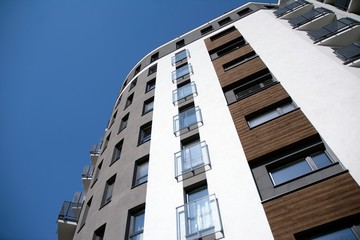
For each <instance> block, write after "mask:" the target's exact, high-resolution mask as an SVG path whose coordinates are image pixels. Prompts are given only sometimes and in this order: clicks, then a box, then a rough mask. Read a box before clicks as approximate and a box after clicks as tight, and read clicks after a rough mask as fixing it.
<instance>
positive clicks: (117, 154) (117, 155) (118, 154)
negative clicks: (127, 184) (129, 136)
mask: <svg viewBox="0 0 360 240" xmlns="http://www.w3.org/2000/svg"><path fill="white" fill-rule="evenodd" d="M123 143H124V139H122V140H121V141H120V142H118V143H117V144H116V145H115V148H114V152H113V156H112V158H111V163H110V165H112V164H113V163H114V162H116V161H117V160H119V159H120V157H121V151H122V146H123Z"/></svg>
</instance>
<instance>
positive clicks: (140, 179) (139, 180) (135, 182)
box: [132, 155, 149, 188]
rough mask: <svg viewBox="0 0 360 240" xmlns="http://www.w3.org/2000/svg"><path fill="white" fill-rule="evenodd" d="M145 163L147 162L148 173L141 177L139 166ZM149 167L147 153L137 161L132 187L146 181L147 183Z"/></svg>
mask: <svg viewBox="0 0 360 240" xmlns="http://www.w3.org/2000/svg"><path fill="white" fill-rule="evenodd" d="M144 164H147V173H146V175H144V176H141V177H139V176H138V173H139V167H141V166H143V165H144ZM148 168H149V155H146V156H144V157H142V158H140V159H138V160H136V161H135V164H134V174H133V183H132V188H134V187H137V186H140V185H142V184H144V183H147V181H148ZM143 179H145V180H143Z"/></svg>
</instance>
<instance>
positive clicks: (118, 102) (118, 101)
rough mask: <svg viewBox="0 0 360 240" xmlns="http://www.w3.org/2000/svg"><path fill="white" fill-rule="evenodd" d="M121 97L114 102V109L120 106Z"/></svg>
mask: <svg viewBox="0 0 360 240" xmlns="http://www.w3.org/2000/svg"><path fill="white" fill-rule="evenodd" d="M121 97H122V95H120V97H119V98H118V100H117V101H116V104H115V108H117V106H119V104H120V102H121Z"/></svg>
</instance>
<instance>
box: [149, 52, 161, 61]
mask: <svg viewBox="0 0 360 240" xmlns="http://www.w3.org/2000/svg"><path fill="white" fill-rule="evenodd" d="M158 59H159V52H157V53H154V54H153V55H151V59H150V63H152V62H155V61H156V60H158Z"/></svg>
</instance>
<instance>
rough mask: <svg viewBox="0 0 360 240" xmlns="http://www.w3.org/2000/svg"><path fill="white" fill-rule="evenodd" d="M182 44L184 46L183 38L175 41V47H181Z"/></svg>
mask: <svg viewBox="0 0 360 240" xmlns="http://www.w3.org/2000/svg"><path fill="white" fill-rule="evenodd" d="M183 46H185V40H184V39H182V40H180V41H178V42H176V49H179V48H182V47H183Z"/></svg>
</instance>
